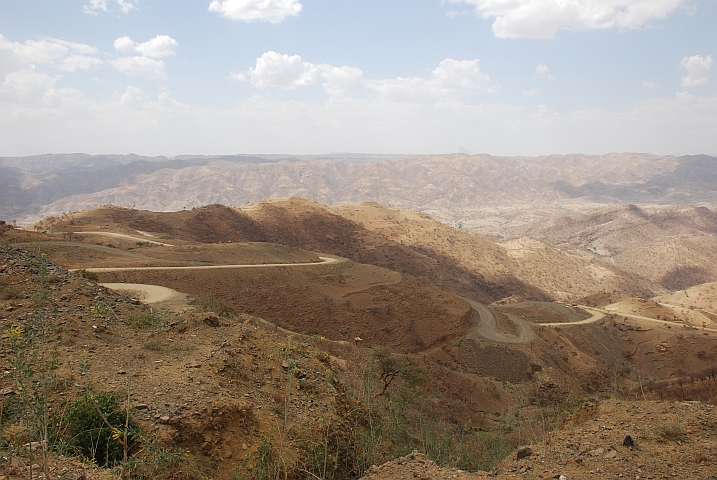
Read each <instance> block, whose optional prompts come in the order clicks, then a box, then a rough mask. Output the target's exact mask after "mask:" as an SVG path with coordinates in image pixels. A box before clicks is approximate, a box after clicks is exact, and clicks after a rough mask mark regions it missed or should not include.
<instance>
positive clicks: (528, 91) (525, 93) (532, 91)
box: [523, 88, 540, 97]
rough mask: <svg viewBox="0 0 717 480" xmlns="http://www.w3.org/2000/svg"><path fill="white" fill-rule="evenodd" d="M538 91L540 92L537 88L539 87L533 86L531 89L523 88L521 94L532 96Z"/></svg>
mask: <svg viewBox="0 0 717 480" xmlns="http://www.w3.org/2000/svg"><path fill="white" fill-rule="evenodd" d="M539 93H540V89H539V88H533V89H530V90H524V91H523V95H525V96H526V97H532V96H534V95H537V94H539Z"/></svg>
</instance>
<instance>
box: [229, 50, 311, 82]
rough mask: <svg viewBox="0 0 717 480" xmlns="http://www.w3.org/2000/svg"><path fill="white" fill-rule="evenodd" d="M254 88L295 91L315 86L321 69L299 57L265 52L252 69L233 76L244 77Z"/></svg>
mask: <svg viewBox="0 0 717 480" xmlns="http://www.w3.org/2000/svg"><path fill="white" fill-rule="evenodd" d="M247 75H248V76H249V78H250V79H251V84H252V86H253V87H256V88H267V87H278V88H283V89H286V90H295V89H297V88H301V87H309V86H311V85H315V84H316V83H317V82H318V81H319V80H320V79H321V69H320V68H319V67H318V66H316V65H314V64H313V63H310V62H305V61H303V60H302V59H301V57H300V56H299V55H286V54H281V53H276V52H272V51H269V52H266V53H264V54H263V55H262V56H261V57H259V58H257V59H256V65H255V66H254V68H251V69H249V71H248V72H247V73H245V74H239V75H235V76H234V78H235V79H237V80H244V79H245V78H246V76H247Z"/></svg>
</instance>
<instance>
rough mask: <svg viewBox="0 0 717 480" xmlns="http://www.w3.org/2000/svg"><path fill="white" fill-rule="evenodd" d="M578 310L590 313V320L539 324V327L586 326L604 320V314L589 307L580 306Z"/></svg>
mask: <svg viewBox="0 0 717 480" xmlns="http://www.w3.org/2000/svg"><path fill="white" fill-rule="evenodd" d="M579 308H582V309H583V310H585V311H586V312H588V313H591V314H592V316H591V317H590V318H586V319H585V320H578V321H577V322H554V323H541V324H540V326H545V327H565V326H569V325H587V324H588V323H595V322H597V321H598V320H602V319H603V318H605V313H603V312H601V311H598V310H596V309H594V308H590V307H583V306H580V307H579Z"/></svg>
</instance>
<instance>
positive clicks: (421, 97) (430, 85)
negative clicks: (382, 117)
mask: <svg viewBox="0 0 717 480" xmlns="http://www.w3.org/2000/svg"><path fill="white" fill-rule="evenodd" d="M432 74H433V76H432V78H422V77H410V78H401V77H399V78H396V79H382V80H367V81H366V82H365V86H366V88H368V89H371V90H374V91H376V92H378V93H379V94H380V95H381V96H382V97H385V98H386V99H388V100H391V101H395V102H409V103H423V104H433V103H441V102H455V101H457V100H460V99H461V97H463V96H464V95H465V94H467V93H494V92H495V88H493V87H492V86H490V84H489V80H490V78H489V76H488V75H486V74H483V73H481V72H480V67H479V62H478V60H454V59H452V58H447V59H445V60H443V61H442V62H441V63H440V64H439V65H438V67H436V69H434V70H433V72H432Z"/></svg>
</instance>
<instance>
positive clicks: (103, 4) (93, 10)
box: [82, 0, 137, 15]
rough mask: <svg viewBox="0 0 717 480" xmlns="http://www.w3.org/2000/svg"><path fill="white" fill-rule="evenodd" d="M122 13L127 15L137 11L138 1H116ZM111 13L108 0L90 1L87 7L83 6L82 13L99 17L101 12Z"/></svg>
mask: <svg viewBox="0 0 717 480" xmlns="http://www.w3.org/2000/svg"><path fill="white" fill-rule="evenodd" d="M116 3H117V6H118V7H119V9H120V11H121V12H122V13H124V14H125V15H127V14H128V13H129V12H130V11H132V10H137V0H116ZM100 11H102V12H109V11H110V9H109V7H108V6H107V0H89V3H88V4H87V5H83V6H82V13H86V14H88V15H99V12H100Z"/></svg>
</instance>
